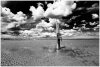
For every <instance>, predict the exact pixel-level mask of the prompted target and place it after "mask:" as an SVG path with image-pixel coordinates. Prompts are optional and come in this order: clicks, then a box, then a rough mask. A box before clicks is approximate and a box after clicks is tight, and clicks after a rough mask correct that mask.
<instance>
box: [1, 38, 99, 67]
mask: <svg viewBox="0 0 100 67" xmlns="http://www.w3.org/2000/svg"><path fill="white" fill-rule="evenodd" d="M55 45H56V40H1V65H2V66H98V65H99V40H98V39H89V40H88V39H86V40H85V39H81V40H79V39H78V40H75V39H74V40H63V41H62V42H61V45H64V46H65V47H66V48H65V49H63V50H61V51H55V50H54V49H55Z"/></svg>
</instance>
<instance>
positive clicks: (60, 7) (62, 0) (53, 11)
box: [44, 0, 76, 18]
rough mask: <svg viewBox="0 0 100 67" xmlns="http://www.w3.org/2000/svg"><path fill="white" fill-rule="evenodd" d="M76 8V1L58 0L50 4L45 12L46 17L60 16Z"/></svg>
mask: <svg viewBox="0 0 100 67" xmlns="http://www.w3.org/2000/svg"><path fill="white" fill-rule="evenodd" d="M75 8H76V3H74V1H67V0H58V1H56V2H54V3H53V4H48V8H47V10H46V11H45V13H44V16H45V17H51V18H60V17H62V16H67V15H69V14H71V13H72V10H73V9H75Z"/></svg>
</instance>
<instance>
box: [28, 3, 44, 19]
mask: <svg viewBox="0 0 100 67" xmlns="http://www.w3.org/2000/svg"><path fill="white" fill-rule="evenodd" d="M29 10H30V11H31V12H32V17H33V20H34V21H35V20H39V19H41V18H42V17H43V14H44V9H43V7H42V6H41V5H38V7H37V8H35V7H34V6H30V9H29Z"/></svg>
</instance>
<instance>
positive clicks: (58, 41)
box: [57, 33, 62, 50]
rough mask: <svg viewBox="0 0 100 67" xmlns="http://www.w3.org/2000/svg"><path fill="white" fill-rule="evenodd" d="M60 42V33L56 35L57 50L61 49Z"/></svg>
mask: <svg viewBox="0 0 100 67" xmlns="http://www.w3.org/2000/svg"><path fill="white" fill-rule="evenodd" d="M60 40H61V41H62V37H61V34H60V33H57V44H58V48H57V49H58V50H59V49H61V47H60Z"/></svg>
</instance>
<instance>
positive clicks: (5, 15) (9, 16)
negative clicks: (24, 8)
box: [1, 7, 27, 31]
mask: <svg viewBox="0 0 100 67" xmlns="http://www.w3.org/2000/svg"><path fill="white" fill-rule="evenodd" d="M1 14H2V15H1V26H2V29H1V30H2V31H8V30H9V29H11V28H14V27H18V26H20V25H21V24H24V23H26V19H27V17H26V15H25V14H24V13H23V12H21V11H19V12H17V14H13V13H12V12H11V10H10V9H9V8H6V7H1ZM12 20H14V21H12ZM8 21H9V23H8Z"/></svg>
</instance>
